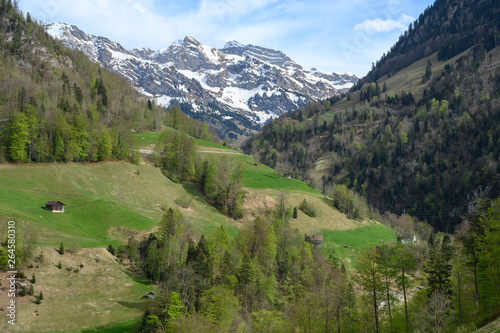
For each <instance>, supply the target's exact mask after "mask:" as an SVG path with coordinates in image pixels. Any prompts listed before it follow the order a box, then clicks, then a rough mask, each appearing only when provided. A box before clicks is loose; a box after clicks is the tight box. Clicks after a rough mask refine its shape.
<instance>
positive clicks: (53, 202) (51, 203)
mask: <svg viewBox="0 0 500 333" xmlns="http://www.w3.org/2000/svg"><path fill="white" fill-rule="evenodd" d="M58 203H60V204H61V205H64V204H63V203H62V202H61V201H49V202H47V203H46V204H45V206H53V205H55V204H58Z"/></svg>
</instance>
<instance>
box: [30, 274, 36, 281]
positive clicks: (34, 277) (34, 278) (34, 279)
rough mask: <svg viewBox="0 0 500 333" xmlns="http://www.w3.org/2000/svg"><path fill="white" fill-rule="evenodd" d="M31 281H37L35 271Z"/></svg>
mask: <svg viewBox="0 0 500 333" xmlns="http://www.w3.org/2000/svg"><path fill="white" fill-rule="evenodd" d="M31 283H36V276H35V273H33V275H32V276H31Z"/></svg>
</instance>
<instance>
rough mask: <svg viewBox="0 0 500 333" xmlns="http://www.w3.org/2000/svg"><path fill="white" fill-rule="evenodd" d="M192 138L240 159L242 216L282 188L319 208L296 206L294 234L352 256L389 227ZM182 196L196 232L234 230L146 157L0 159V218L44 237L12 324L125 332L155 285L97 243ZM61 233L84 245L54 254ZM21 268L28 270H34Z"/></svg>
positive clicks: (139, 229)
mask: <svg viewBox="0 0 500 333" xmlns="http://www.w3.org/2000/svg"><path fill="white" fill-rule="evenodd" d="M158 135H159V134H157V133H143V134H138V135H137V137H138V141H139V140H140V141H139V142H140V145H141V146H152V145H154V143H155V142H156V139H157V137H158ZM142 137H144V138H145V139H144V140H143V139H142ZM196 143H197V145H198V147H199V151H200V152H202V154H203V155H205V156H212V157H213V158H216V159H217V158H221V157H222V156H227V157H228V158H233V159H235V160H236V161H238V162H239V163H241V165H242V167H243V169H244V186H245V189H246V191H247V195H246V200H245V209H246V210H247V216H246V217H245V218H244V219H243V221H241V222H243V223H247V222H248V223H250V222H251V221H253V219H254V218H255V216H257V215H258V214H262V213H263V212H265V211H266V210H270V209H273V208H274V206H275V205H276V203H277V200H278V197H279V195H280V191H283V190H285V191H286V192H287V196H288V204H289V205H294V206H298V204H299V203H300V202H301V201H302V200H303V199H304V198H305V199H306V200H307V201H308V202H310V203H312V204H313V205H314V207H315V208H316V209H317V211H318V217H317V218H310V217H308V216H306V215H305V214H303V213H302V212H300V211H299V216H298V218H297V219H293V220H292V221H291V226H292V227H293V228H298V229H299V231H300V232H301V233H315V232H322V233H323V235H324V238H325V245H324V246H325V248H328V247H333V248H336V249H337V252H338V253H339V254H341V255H342V256H344V257H347V258H351V257H353V256H354V253H351V252H346V251H343V248H342V245H343V244H345V243H347V244H349V245H351V247H352V248H354V249H355V250H357V249H359V248H361V247H364V246H367V245H371V244H374V243H376V242H378V241H379V239H381V238H384V239H391V235H392V231H391V230H390V229H388V228H386V227H384V226H381V225H379V224H374V223H371V222H364V223H360V222H355V221H351V220H349V219H347V218H346V217H345V216H344V215H343V214H341V213H340V212H338V211H337V210H335V209H332V208H331V206H330V205H329V202H328V200H327V199H326V198H325V197H324V196H323V195H322V194H320V193H318V192H317V191H315V190H313V189H312V188H310V187H309V186H307V185H306V184H304V183H302V182H300V181H297V180H291V179H287V178H283V177H280V178H279V179H278V175H277V173H276V172H275V171H274V170H273V169H271V168H269V167H267V166H265V165H262V164H259V165H258V166H255V163H254V161H253V159H252V158H251V157H249V156H246V155H242V154H240V153H239V152H238V151H235V150H232V149H229V148H227V147H223V146H220V145H216V144H213V143H209V142H205V141H202V140H197V141H196ZM185 196H191V197H192V204H191V207H190V208H189V209H188V210H182V209H181V211H182V213H183V214H184V216H185V217H186V218H187V219H188V220H190V221H191V222H192V224H193V225H194V227H195V228H196V229H197V230H198V231H199V232H200V233H201V232H205V233H211V231H212V230H213V229H215V228H217V227H218V226H220V225H224V226H225V228H226V230H227V231H228V233H229V234H230V236H234V235H236V233H237V230H238V228H239V226H240V225H241V224H240V223H236V222H234V221H231V220H229V219H228V218H226V217H225V216H223V215H221V214H220V213H219V212H217V210H216V209H215V208H213V207H211V206H210V205H208V204H207V203H206V202H205V201H204V199H203V198H202V197H201V196H200V195H199V194H198V193H197V190H196V189H195V188H194V187H193V186H190V185H181V184H174V183H172V182H170V181H169V180H168V179H167V178H166V177H164V176H163V175H162V174H161V172H160V171H159V170H158V169H157V168H154V167H152V166H150V165H146V164H142V165H139V166H136V165H131V164H128V163H124V162H114V163H99V164H76V163H75V164H45V165H42V164H38V165H0V197H2V198H3V200H1V201H0V217H3V218H10V219H14V220H16V221H17V222H18V224H17V225H18V226H19V228H20V229H23V230H24V229H30V230H34V231H36V232H37V234H38V237H39V242H40V243H41V244H43V246H41V247H39V250H37V251H43V252H44V254H45V258H46V260H45V264H44V265H41V266H40V267H38V268H35V270H36V274H37V280H38V281H37V284H36V285H35V290H36V292H37V293H38V292H39V290H43V291H44V295H45V300H44V301H43V302H42V304H41V305H36V304H34V302H33V299H30V298H29V297H25V298H22V299H20V302H19V304H20V309H21V310H20V313H22V316H23V318H22V319H21V320H22V321H23V323H24V324H23V325H22V326H18V330H19V331H29V330H30V329H31V330H33V331H51V330H56V329H59V330H61V329H63V330H64V331H67V332H123V331H127V330H129V329H130V327H132V326H134V325H136V324H137V321H138V320H140V316H141V315H142V313H143V310H144V307H145V306H146V305H147V301H144V300H143V299H142V298H141V297H142V296H143V295H144V294H145V293H146V292H147V291H148V290H150V289H154V288H152V287H151V286H149V285H147V284H145V283H143V282H141V281H137V280H135V279H133V278H132V277H131V276H130V275H128V274H127V272H126V271H125V269H124V268H123V267H121V266H120V265H119V264H118V263H116V262H115V261H114V259H113V257H111V256H110V255H109V253H108V252H107V251H106V250H104V249H103V247H104V246H107V245H108V244H109V243H113V244H115V245H118V244H120V243H121V244H123V243H124V242H125V241H126V240H127V239H128V238H129V237H130V236H132V235H137V234H141V233H142V234H145V233H147V232H149V231H150V230H151V229H152V228H154V227H155V226H156V225H157V223H158V221H159V220H160V219H161V214H162V211H161V210H160V208H161V207H163V208H165V207H173V206H176V204H175V202H174V200H175V199H177V198H180V197H185ZM49 200H60V201H62V202H64V203H65V204H66V212H65V213H64V214H55V213H50V212H47V211H45V210H44V209H43V205H44V203H45V202H47V201H49ZM335 230H337V231H335ZM354 239H356V241H354ZM392 239H394V236H393V235H392ZM61 241H63V242H64V243H65V245H66V247H70V246H71V245H72V244H73V243H77V244H78V245H79V246H80V247H83V248H84V249H82V250H80V252H79V253H78V254H65V255H64V256H60V255H59V254H58V253H57V252H56V251H55V248H54V247H56V246H58V245H59V244H60V242H61ZM96 258H99V259H100V262H99V263H97V262H96V261H95V259H96ZM58 261H61V262H62V264H63V266H64V267H63V269H62V270H60V269H58V268H57V267H56V264H57V262H58ZM80 263H83V264H84V267H83V268H82V269H81V270H80V272H78V273H71V272H68V271H66V270H65V267H68V266H72V267H78V265H79V264H80ZM26 273H27V276H28V277H31V274H32V270H27V271H26ZM96 295H97V296H96ZM0 300H1V299H0ZM2 303H3V302H2ZM2 317H3V316H2ZM3 318H5V317H3ZM1 325H5V321H4V319H2V320H0V331H3V330H2V326H1ZM96 325H99V326H97V327H96ZM93 327H94V328H93Z"/></svg>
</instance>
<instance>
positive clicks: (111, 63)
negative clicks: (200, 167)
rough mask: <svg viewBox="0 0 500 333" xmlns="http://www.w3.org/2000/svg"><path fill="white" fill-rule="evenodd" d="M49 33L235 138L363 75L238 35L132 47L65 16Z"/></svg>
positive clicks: (344, 88)
mask: <svg viewBox="0 0 500 333" xmlns="http://www.w3.org/2000/svg"><path fill="white" fill-rule="evenodd" d="M47 32H48V33H49V34H51V35H52V36H53V37H55V38H58V39H60V40H62V41H63V43H64V44H65V45H66V46H68V47H70V48H72V49H78V50H81V51H83V52H84V53H85V54H86V55H87V56H88V57H89V58H90V59H91V60H92V61H94V62H98V63H100V64H101V65H102V66H103V67H105V68H106V69H108V70H110V71H112V72H115V73H117V74H119V75H121V76H122V77H124V78H125V79H126V80H128V81H129V82H130V83H131V84H132V85H134V86H135V87H136V88H137V89H138V90H139V91H141V92H142V93H143V94H144V95H145V96H147V97H149V98H152V99H155V100H156V102H157V103H159V104H161V105H164V106H168V105H169V104H170V103H180V104H181V106H182V108H183V110H184V111H185V112H186V113H188V114H189V115H190V116H192V117H195V118H198V119H202V120H205V121H207V122H208V123H210V124H212V125H213V126H214V127H215V128H217V129H218V131H219V132H220V134H221V135H226V134H229V135H230V136H232V137H235V136H236V135H240V136H241V135H243V136H248V135H250V133H251V132H252V131H254V130H257V129H258V128H259V127H260V125H262V124H263V123H265V122H266V121H268V120H269V119H272V118H275V117H277V116H279V115H280V114H281V113H283V112H288V111H292V110H295V109H296V108H298V107H303V106H305V104H306V103H307V102H308V101H310V100H318V99H324V98H328V97H332V96H334V95H338V94H339V93H342V92H344V91H347V89H349V88H350V87H351V86H352V85H353V84H355V83H356V82H357V81H358V80H359V79H358V78H357V77H355V76H354V75H350V74H338V73H325V72H322V71H319V70H316V69H312V70H305V69H304V68H302V66H300V65H299V64H297V63H295V62H294V61H293V60H292V59H290V58H289V57H288V56H286V55H285V54H284V53H283V52H281V51H276V50H271V49H266V48H263V47H260V46H254V45H243V44H241V43H238V42H235V41H233V42H229V43H227V44H226V45H225V47H224V48H223V49H221V50H218V49H215V48H212V47H209V46H207V45H204V44H202V43H200V42H199V41H197V40H196V39H194V38H192V37H189V36H187V37H185V38H184V39H183V40H179V41H176V42H174V43H173V44H172V45H170V46H169V47H168V48H166V49H162V50H157V51H154V50H151V49H148V48H143V49H133V50H126V49H125V48H123V47H122V46H121V45H120V44H118V43H116V42H113V41H111V40H109V39H107V38H105V37H96V36H92V35H89V34H86V33H85V32H83V31H81V30H80V29H78V28H77V27H75V26H70V25H66V24H62V23H52V24H48V25H47Z"/></svg>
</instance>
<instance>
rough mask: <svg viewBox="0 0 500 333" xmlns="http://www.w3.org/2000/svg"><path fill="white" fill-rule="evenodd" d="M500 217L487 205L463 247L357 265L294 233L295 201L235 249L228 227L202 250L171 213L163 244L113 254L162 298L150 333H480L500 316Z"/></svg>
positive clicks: (260, 221) (378, 250)
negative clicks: (155, 287)
mask: <svg viewBox="0 0 500 333" xmlns="http://www.w3.org/2000/svg"><path fill="white" fill-rule="evenodd" d="M499 208H500V201H498V200H497V201H495V202H491V201H489V200H486V201H483V202H481V203H480V204H478V206H477V209H476V211H475V212H474V213H473V214H470V215H468V216H467V218H466V219H465V220H464V222H463V223H462V224H461V225H460V227H459V228H457V232H456V233H455V234H454V235H449V234H443V233H437V234H434V233H432V232H428V233H427V234H428V235H429V237H428V241H426V240H422V241H419V242H418V243H416V244H413V245H412V244H408V243H406V244H405V243H403V242H401V240H400V239H399V240H398V242H397V243H396V244H380V246H377V247H374V248H368V249H365V250H363V251H361V252H360V254H359V256H358V257H357V259H356V261H355V262H353V263H349V261H346V260H341V259H340V258H339V257H338V256H337V254H336V252H335V251H334V250H332V249H331V248H330V250H327V251H325V250H324V249H323V248H322V247H319V246H315V245H312V244H311V243H310V242H307V241H305V239H307V237H306V238H305V237H304V235H301V234H300V233H299V232H298V231H297V230H293V229H292V228H290V227H289V223H290V220H291V219H292V218H293V210H292V208H291V207H289V205H288V203H287V198H286V195H283V196H282V197H281V199H280V202H279V204H278V205H277V206H276V208H275V210H274V211H273V212H272V213H271V214H270V215H268V216H261V217H258V218H257V219H255V221H254V222H253V223H252V224H250V225H248V226H246V227H245V228H243V230H241V231H240V232H239V233H238V235H237V236H236V237H235V238H234V239H233V240H229V237H228V235H227V234H226V231H225V230H224V228H223V227H221V228H219V229H218V230H217V232H216V233H215V234H214V235H212V236H209V237H206V236H204V235H202V236H201V237H200V238H199V239H198V238H196V237H195V236H194V233H193V229H192V227H191V226H190V225H189V223H188V222H186V220H184V218H183V216H182V214H181V213H180V212H179V211H178V210H177V209H176V208H169V209H167V210H166V212H165V214H164V215H163V218H162V220H161V222H160V225H159V228H158V231H157V232H155V233H152V234H150V235H149V237H148V238H147V239H145V240H139V239H135V238H131V239H130V240H129V244H128V246H127V247H126V248H124V249H122V250H121V251H118V252H116V253H115V251H113V253H115V254H116V255H117V256H118V257H119V258H121V260H125V261H130V263H131V265H132V267H135V269H136V270H137V271H138V272H141V273H140V274H143V275H144V276H145V277H147V278H149V279H150V280H151V281H153V282H155V283H158V284H160V286H161V292H160V294H159V295H158V297H157V299H156V301H155V306H154V307H152V308H150V309H149V310H148V311H147V312H146V313H145V315H144V319H143V322H142V326H141V330H140V331H141V332H191V331H192V330H194V329H195V330H196V331H199V332H215V331H217V332H235V331H238V332H297V331H301V332H403V331H406V332H470V331H472V330H474V328H475V327H476V326H477V325H482V324H484V323H485V322H487V321H488V320H489V318H491V316H494V315H495V314H497V311H498V309H499V306H500V289H499V288H498V286H499V283H500V279H499V276H500V266H499V264H498V263H499V262H500V257H499V255H500V253H499V251H498V248H497V244H498V242H499V240H500V239H499V237H500V224H499V223H500V211H499ZM387 220H388V219H387ZM392 220H393V221H392V222H393V223H395V224H398V223H399V224H405V227H406V228H409V227H410V228H414V229H415V230H417V229H418V228H417V224H418V223H414V222H413V221H412V220H411V218H404V219H403V217H401V218H397V217H392ZM423 230H424V229H421V231H423ZM421 235H423V233H422V232H421V233H419V237H420V236H421ZM309 239H310V237H309Z"/></svg>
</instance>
